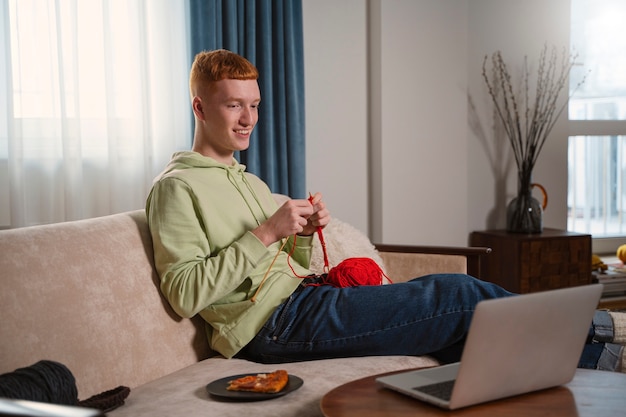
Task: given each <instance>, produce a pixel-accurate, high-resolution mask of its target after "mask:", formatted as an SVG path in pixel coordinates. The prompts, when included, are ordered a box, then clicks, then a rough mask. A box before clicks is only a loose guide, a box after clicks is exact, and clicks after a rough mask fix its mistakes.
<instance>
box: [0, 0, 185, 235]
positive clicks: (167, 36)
mask: <svg viewBox="0 0 626 417" xmlns="http://www.w3.org/2000/svg"><path fill="white" fill-rule="evenodd" d="M0 25H1V27H2V29H1V32H0V60H1V61H0V86H1V87H0V90H4V91H5V92H6V93H4V92H3V93H2V94H1V95H0V113H1V114H0V227H20V226H28V225H34V224H42V223H51V222H59V221H66V220H75V219H81V218H88V217H94V216H101V215H106V214H111V213H117V212H122V211H126V210H133V209H137V208H143V207H144V202H145V198H146V195H147V193H148V191H149V189H150V185H151V183H152V179H153V178H154V176H155V175H156V174H157V173H158V172H159V171H161V170H162V169H163V167H164V165H165V164H166V163H167V161H168V160H169V158H170V156H171V154H172V152H174V151H176V150H180V149H189V147H190V143H191V137H192V126H191V125H192V123H191V120H192V119H191V114H190V111H189V95H188V94H189V93H188V87H187V77H188V68H189V62H190V60H189V56H188V55H189V53H188V47H187V43H188V41H187V34H186V13H185V3H184V2H183V1H172V0H0Z"/></svg>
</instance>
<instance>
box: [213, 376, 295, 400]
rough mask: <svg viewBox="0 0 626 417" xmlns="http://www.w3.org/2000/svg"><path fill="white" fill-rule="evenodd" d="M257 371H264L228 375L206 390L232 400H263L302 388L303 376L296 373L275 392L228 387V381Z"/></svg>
mask: <svg viewBox="0 0 626 417" xmlns="http://www.w3.org/2000/svg"><path fill="white" fill-rule="evenodd" d="M257 373H259V374H260V373H263V372H256V373H254V372H250V373H247V374H240V375H232V376H227V377H225V378H220V379H217V380H215V381H213V382H211V383H210V384H208V385H207V386H206V390H207V391H208V393H209V394H211V395H214V396H216V397H219V398H222V399H226V400H231V401H263V400H271V399H272V398H277V397H282V396H283V395H287V394H289V393H290V392H293V391H295V390H297V389H298V388H300V387H301V386H302V384H303V383H304V381H302V379H301V378H298V377H297V376H295V375H289V380H288V381H287V385H285V388H283V389H282V390H280V392H274V393H263V392H246V391H228V390H227V389H226V387H227V386H228V382H229V381H232V380H233V379H237V378H241V377H244V376H246V375H256V374H257Z"/></svg>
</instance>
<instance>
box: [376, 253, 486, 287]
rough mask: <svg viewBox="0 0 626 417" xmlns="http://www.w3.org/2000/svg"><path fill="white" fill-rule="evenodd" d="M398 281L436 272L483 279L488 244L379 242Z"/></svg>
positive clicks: (384, 259) (389, 273)
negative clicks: (435, 244) (445, 244)
mask: <svg viewBox="0 0 626 417" xmlns="http://www.w3.org/2000/svg"><path fill="white" fill-rule="evenodd" d="M375 247H376V249H377V250H378V252H379V253H380V255H381V257H382V258H383V262H384V264H385V270H386V272H387V274H388V275H389V277H390V278H391V279H392V280H393V281H394V282H399V281H406V280H408V279H411V278H415V277H418V276H422V275H427V274H433V273H466V274H469V275H472V276H474V277H476V278H480V270H481V268H480V265H481V262H482V260H483V259H484V257H485V256H487V255H488V254H489V253H491V248H486V247H455V246H420V245H389V244H375Z"/></svg>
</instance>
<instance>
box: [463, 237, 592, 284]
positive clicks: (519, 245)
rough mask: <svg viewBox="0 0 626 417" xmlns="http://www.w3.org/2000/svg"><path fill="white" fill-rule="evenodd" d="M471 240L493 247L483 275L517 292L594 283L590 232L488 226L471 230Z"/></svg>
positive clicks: (487, 257)
mask: <svg viewBox="0 0 626 417" xmlns="http://www.w3.org/2000/svg"><path fill="white" fill-rule="evenodd" d="M469 244H470V246H486V247H490V248H491V249H492V252H491V254H489V255H487V256H486V257H485V259H483V261H482V263H481V279H484V280H486V281H491V282H494V283H496V284H498V285H500V286H501V287H504V288H505V289H507V290H509V291H512V292H515V293H518V294H523V293H529V292H537V291H545V290H551V289H557V288H564V287H573V286H577V285H585V284H590V283H591V278H592V276H591V235H587V234H580V233H573V232H566V231H563V230H557V229H548V228H544V231H543V232H542V233H537V234H519V233H508V232H506V231H504V230H486V231H477V232H472V233H471V234H470V242H469Z"/></svg>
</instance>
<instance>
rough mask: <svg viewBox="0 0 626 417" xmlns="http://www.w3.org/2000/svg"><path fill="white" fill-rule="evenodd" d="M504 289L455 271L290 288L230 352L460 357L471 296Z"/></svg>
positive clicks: (273, 359) (295, 357)
mask: <svg viewBox="0 0 626 417" xmlns="http://www.w3.org/2000/svg"><path fill="white" fill-rule="evenodd" d="M510 295H512V294H511V293H509V292H508V291H506V290H504V289H502V288H500V287H498V286H496V285H494V284H491V283H489V282H485V281H480V280H477V279H475V278H472V277H470V276H467V275H462V274H445V275H444V274H437V275H428V276H425V277H421V278H419V279H414V280H411V281H409V282H405V283H396V284H392V285H381V286H360V287H348V288H334V287H331V286H319V287H314V286H308V287H300V288H299V289H297V290H296V291H295V292H294V293H293V294H292V295H291V296H290V297H289V299H287V300H286V301H285V302H284V303H283V304H282V305H281V306H279V307H278V308H277V309H276V311H275V312H274V314H273V315H272V316H271V317H270V318H269V320H268V321H267V322H266V323H265V325H264V327H263V329H261V331H260V332H259V333H258V334H257V336H256V337H255V338H254V339H253V340H252V341H251V342H250V343H249V344H248V345H247V346H246V347H245V348H244V349H243V350H242V351H241V352H240V354H239V355H238V356H241V357H245V358H248V359H251V360H254V361H257V362H262V363H281V362H292V361H304V360H313V359H326V358H337V357H350V356H369V355H425V354H429V355H431V356H434V357H436V358H437V359H439V360H441V361H442V362H453V361H456V360H458V359H459V358H460V352H461V351H462V343H463V341H464V339H465V335H466V334H467V331H468V329H469V324H470V321H471V318H472V314H473V312H474V308H475V306H476V304H477V303H478V302H479V301H481V300H483V299H488V298H496V297H506V296H510Z"/></svg>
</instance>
